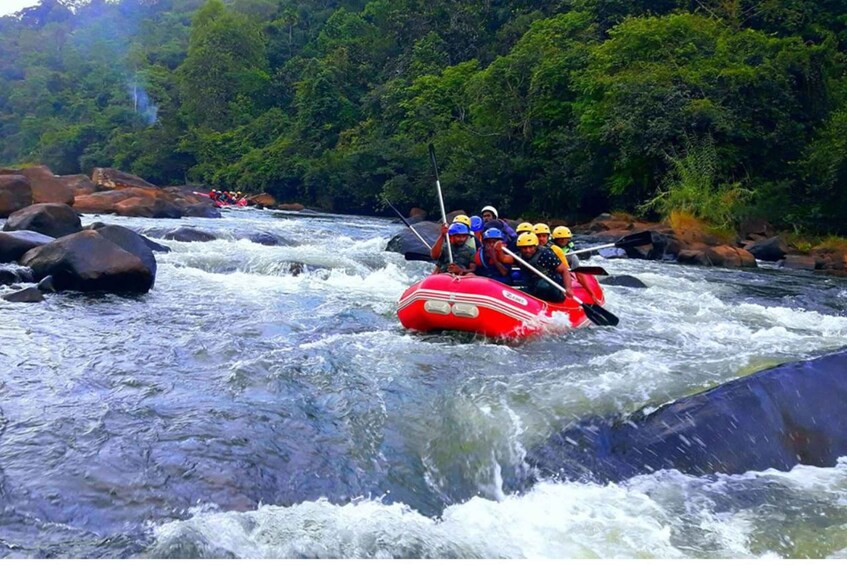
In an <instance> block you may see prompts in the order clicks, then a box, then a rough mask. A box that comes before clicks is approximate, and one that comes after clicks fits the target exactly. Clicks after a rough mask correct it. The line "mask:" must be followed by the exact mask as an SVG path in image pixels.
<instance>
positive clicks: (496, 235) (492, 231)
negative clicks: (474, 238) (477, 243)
mask: <svg viewBox="0 0 847 565" xmlns="http://www.w3.org/2000/svg"><path fill="white" fill-rule="evenodd" d="M482 239H503V232H501V231H500V230H498V229H497V228H488V229H487V230H485V233H483V234H482Z"/></svg>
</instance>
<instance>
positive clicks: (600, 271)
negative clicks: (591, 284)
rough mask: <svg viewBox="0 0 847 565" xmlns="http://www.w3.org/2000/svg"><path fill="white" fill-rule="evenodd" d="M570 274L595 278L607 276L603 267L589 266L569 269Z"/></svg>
mask: <svg viewBox="0 0 847 565" xmlns="http://www.w3.org/2000/svg"><path fill="white" fill-rule="evenodd" d="M571 272H572V273H577V274H579V273H582V274H585V275H594V276H597V277H599V276H603V277H605V276H606V275H608V274H609V273H608V272H606V269H604V268H603V267H592V266H589V265H586V266H585V267H577V268H576V269H571Z"/></svg>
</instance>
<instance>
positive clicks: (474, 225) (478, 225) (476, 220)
mask: <svg viewBox="0 0 847 565" xmlns="http://www.w3.org/2000/svg"><path fill="white" fill-rule="evenodd" d="M482 226H483V221H482V218H480V217H479V216H471V231H482Z"/></svg>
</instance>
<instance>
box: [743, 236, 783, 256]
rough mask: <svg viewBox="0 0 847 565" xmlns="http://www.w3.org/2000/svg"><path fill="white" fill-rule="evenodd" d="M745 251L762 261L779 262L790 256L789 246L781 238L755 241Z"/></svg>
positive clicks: (775, 237)
mask: <svg viewBox="0 0 847 565" xmlns="http://www.w3.org/2000/svg"><path fill="white" fill-rule="evenodd" d="M744 249H746V250H747V251H749V252H750V253H752V254H753V257H755V258H756V259H760V260H762V261H779V260H780V259H782V258H784V257H785V256H786V255H787V254H788V245H786V243H785V241H783V239H782V238H781V237H779V236H774V237H769V238H768V239H761V240H759V241H754V242H753V243H751V244H749V245H747V246H746V247H745V248H744Z"/></svg>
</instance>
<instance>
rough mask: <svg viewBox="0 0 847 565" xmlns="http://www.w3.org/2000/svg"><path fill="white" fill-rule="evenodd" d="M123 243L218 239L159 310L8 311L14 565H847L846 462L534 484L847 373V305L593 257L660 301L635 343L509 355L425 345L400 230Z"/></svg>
mask: <svg viewBox="0 0 847 565" xmlns="http://www.w3.org/2000/svg"><path fill="white" fill-rule="evenodd" d="M98 219H100V220H104V221H106V222H109V223H119V224H121V225H125V226H128V227H131V228H133V229H138V230H147V231H150V230H155V229H163V228H168V229H169V228H175V227H179V226H194V227H197V228H199V229H202V230H205V231H208V232H211V233H214V234H215V235H216V236H218V238H219V239H218V240H215V241H211V242H205V243H179V242H172V241H168V242H162V243H166V244H167V245H169V246H170V247H171V248H172V252H171V253H167V254H157V260H158V263H159V270H158V275H157V279H156V286H155V287H154V289H153V290H152V291H151V292H150V293H149V294H146V295H143V296H130V297H124V296H113V295H105V296H94V295H82V294H77V293H64V294H59V295H50V296H48V297H47V300H46V301H44V302H41V303H37V304H11V303H7V302H4V301H0V320H2V324H0V364H2V374H3V379H2V382H0V412H2V421H0V425H1V426H2V428H0V508H2V512H0V556H2V557H169V558H170V557H204V558H212V557H241V558H266V557H280V558H290V557H347V558H363V557H405V558H413V557H439V558H447V557H466V558H538V557H542V558H544V557H548V558H581V557H602V558H621V557H659V558H678V557H700V558H702V557H710V558H711V557H724V558H735V557H777V556H781V557H833V556H834V557H847V458H845V459H843V460H842V461H841V462H840V463H839V465H838V466H836V467H835V468H829V469H821V468H814V467H797V468H795V469H793V470H791V471H790V472H777V471H760V472H749V473H746V474H744V475H733V476H721V475H719V476H706V477H694V476H687V475H683V474H681V473H678V472H675V471H662V472H657V473H655V474H651V475H644V476H638V477H635V478H633V479H630V480H628V481H626V482H624V483H621V484H610V485H596V484H588V483H581V482H557V481H553V480H545V481H541V482H538V483H536V484H534V485H533V486H531V487H522V486H521V485H522V484H523V483H522V481H521V480H519V477H520V476H522V475H523V474H525V473H526V472H527V469H526V468H525V467H524V463H523V456H524V454H525V453H526V452H527V450H529V449H530V448H532V447H533V446H535V445H537V444H539V443H541V442H543V441H544V440H545V439H546V438H548V437H549V436H550V435H551V434H552V433H553V432H555V431H557V430H559V429H560V428H562V427H563V426H564V425H565V424H567V423H568V422H571V421H573V420H577V419H580V418H583V417H586V416H589V415H595V414H597V415H610V414H616V413H631V412H634V411H637V410H639V409H642V408H644V407H646V408H647V409H652V408H655V407H659V406H661V405H663V404H665V403H667V402H670V401H673V400H675V399H678V398H680V397H683V396H686V395H690V394H692V393H696V392H700V391H702V390H705V389H707V388H709V387H713V386H715V385H718V384H720V383H724V382H727V381H730V380H732V379H735V378H738V377H740V376H744V375H747V374H750V373H752V372H755V371H757V370H760V369H763V368H767V367H770V366H773V365H776V364H779V363H782V362H786V361H793V360H800V359H808V358H811V357H815V356H818V355H821V354H824V353H827V352H831V351H835V350H839V349H843V348H844V347H845V345H847V317H845V312H847V281H843V280H838V279H834V278H826V277H822V276H811V275H806V274H799V273H788V272H782V271H777V270H768V269H759V270H756V271H731V270H723V269H703V268H697V267H683V266H679V265H676V264H662V263H656V262H647V261H634V260H633V261H629V260H622V261H620V260H619V261H604V260H602V259H594V260H593V264H601V265H603V266H604V267H605V268H606V269H607V270H608V271H610V272H611V273H612V274H631V275H634V276H637V277H638V278H640V279H641V280H643V281H644V282H645V283H646V284H648V285H649V288H648V289H627V288H620V287H607V288H606V292H607V300H608V302H607V308H608V309H609V310H610V311H612V312H614V313H615V314H616V315H618V316H619V317H620V318H621V324H620V325H619V326H618V327H616V328H590V329H583V330H579V331H576V332H572V333H567V334H563V335H548V336H543V337H542V338H540V339H534V340H531V341H527V342H522V343H495V342H491V341H485V340H482V339H479V338H473V337H469V336H456V335H445V334H441V335H415V334H411V333H409V332H407V331H405V330H404V329H403V328H402V327H401V326H400V324H399V322H398V320H397V318H396V315H395V312H394V310H395V305H396V301H397V299H398V298H399V297H400V294H401V293H402V292H403V290H404V289H405V288H406V287H407V286H409V285H410V284H412V283H413V282H415V281H416V280H417V279H419V278H420V277H422V276H423V275H425V274H426V273H427V272H428V270H429V269H430V266H429V265H427V264H424V263H407V262H405V261H404V260H403V257H402V256H401V255H398V254H394V253H389V252H386V251H384V249H385V245H386V243H387V241H388V239H389V238H390V237H391V235H393V234H394V233H396V232H397V231H398V229H399V228H398V226H397V225H396V224H391V223H389V222H388V221H386V220H383V219H377V218H362V217H340V216H318V217H308V216H303V215H298V214H280V213H271V212H267V211H257V210H227V211H225V212H224V218H222V219H209V220H206V219H196V218H191V219H183V220H150V219H134V218H117V217H104V218H98V217H95V216H86V217H85V218H84V219H83V223H84V224H86V223H89V222H90V221H94V220H98ZM151 233H152V232H151ZM256 235H262V236H263V237H269V236H274V237H277V238H279V239H281V240H282V241H284V242H287V243H288V245H278V246H266V245H261V244H258V243H253V242H251V241H250V239H251V237H252V238H253V239H255V238H256V237H255V236H256ZM159 241H160V240H159ZM295 262H296V263H303V264H305V265H307V266H306V268H305V270H304V272H303V273H302V274H300V275H299V276H296V275H294V274H292V272H291V269H290V267H291V265H292V263H295Z"/></svg>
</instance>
